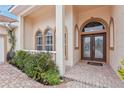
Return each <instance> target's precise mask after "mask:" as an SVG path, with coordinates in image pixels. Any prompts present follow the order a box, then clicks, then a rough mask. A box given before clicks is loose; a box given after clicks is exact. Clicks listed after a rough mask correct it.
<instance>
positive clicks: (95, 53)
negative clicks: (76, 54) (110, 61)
mask: <svg viewBox="0 0 124 93" xmlns="http://www.w3.org/2000/svg"><path fill="white" fill-rule="evenodd" d="M81 42H82V43H81V51H82V52H81V55H82V60H91V61H101V62H105V59H106V39H105V34H94V35H82V36H81Z"/></svg>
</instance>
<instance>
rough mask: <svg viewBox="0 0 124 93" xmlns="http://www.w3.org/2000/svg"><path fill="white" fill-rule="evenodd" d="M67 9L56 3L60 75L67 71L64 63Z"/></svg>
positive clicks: (57, 61)
mask: <svg viewBox="0 0 124 93" xmlns="http://www.w3.org/2000/svg"><path fill="white" fill-rule="evenodd" d="M64 17H65V9H64V6H63V5H56V64H57V66H58V68H59V71H60V75H61V76H63V75H64V73H65V65H64V30H65V22H64V21H65V20H64Z"/></svg>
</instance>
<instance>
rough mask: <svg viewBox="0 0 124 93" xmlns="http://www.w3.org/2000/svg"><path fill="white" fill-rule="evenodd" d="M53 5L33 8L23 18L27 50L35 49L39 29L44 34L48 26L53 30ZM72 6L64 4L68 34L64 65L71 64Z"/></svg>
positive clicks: (72, 46) (54, 17)
mask: <svg viewBox="0 0 124 93" xmlns="http://www.w3.org/2000/svg"><path fill="white" fill-rule="evenodd" d="M55 22H56V16H55V6H45V7H41V8H39V9H38V10H35V11H34V12H32V13H31V14H29V15H27V16H25V18H24V48H25V49H28V50H30V49H31V50H32V49H35V34H36V31H38V30H41V31H42V34H44V31H45V29H46V28H47V27H48V26H49V27H51V28H52V29H53V30H55V27H56V23H55ZM73 25H74V24H73V7H72V6H65V27H66V28H67V34H68V49H67V50H68V59H67V60H65V64H66V65H70V66H72V65H73V60H74V56H73V49H74V42H73V38H74V37H73V34H74V33H73Z"/></svg>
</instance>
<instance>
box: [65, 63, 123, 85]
mask: <svg viewBox="0 0 124 93" xmlns="http://www.w3.org/2000/svg"><path fill="white" fill-rule="evenodd" d="M64 76H65V77H67V78H70V79H72V80H76V81H79V82H82V83H83V84H87V85H90V86H91V87H124V82H122V81H121V80H120V79H119V78H118V76H117V75H116V73H115V72H114V71H113V70H112V69H111V67H110V66H109V65H107V64H104V65H103V66H93V65H88V64H86V63H83V62H80V63H78V64H77V65H75V66H73V67H72V68H70V70H69V69H68V71H66V73H65V75H64Z"/></svg>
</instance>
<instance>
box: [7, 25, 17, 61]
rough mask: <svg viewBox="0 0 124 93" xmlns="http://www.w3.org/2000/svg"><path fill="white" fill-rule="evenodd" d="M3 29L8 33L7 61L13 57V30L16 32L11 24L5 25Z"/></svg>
mask: <svg viewBox="0 0 124 93" xmlns="http://www.w3.org/2000/svg"><path fill="white" fill-rule="evenodd" d="M5 28H6V30H7V33H8V40H9V44H10V50H9V52H8V54H7V61H9V60H11V59H12V58H13V56H14V54H15V46H16V37H15V30H16V27H15V26H13V25H11V24H7V25H5Z"/></svg>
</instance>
